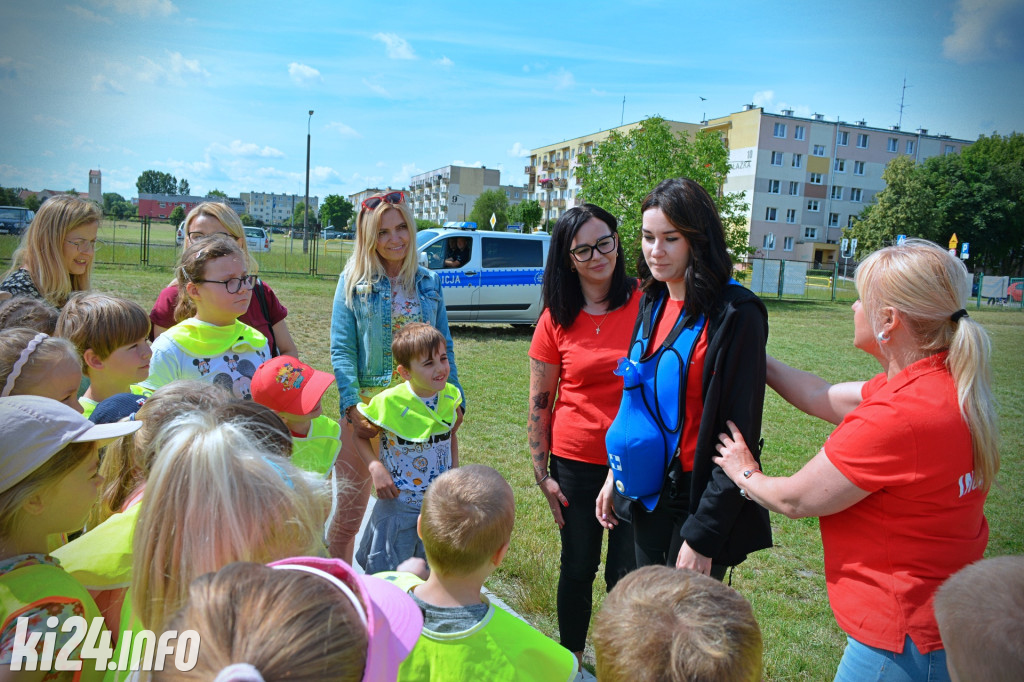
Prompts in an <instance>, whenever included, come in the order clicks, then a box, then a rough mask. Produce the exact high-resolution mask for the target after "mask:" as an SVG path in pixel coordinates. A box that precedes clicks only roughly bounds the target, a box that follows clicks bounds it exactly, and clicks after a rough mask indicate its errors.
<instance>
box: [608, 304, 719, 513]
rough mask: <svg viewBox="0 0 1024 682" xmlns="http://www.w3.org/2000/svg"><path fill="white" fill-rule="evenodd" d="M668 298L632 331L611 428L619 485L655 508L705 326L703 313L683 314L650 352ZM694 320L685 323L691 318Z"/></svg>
mask: <svg viewBox="0 0 1024 682" xmlns="http://www.w3.org/2000/svg"><path fill="white" fill-rule="evenodd" d="M663 305H664V297H663V298H662V299H661V300H659V301H656V302H655V303H654V305H652V306H651V307H650V308H648V310H647V314H646V315H644V316H643V317H641V319H640V320H639V321H638V322H637V329H636V330H635V331H634V332H633V341H632V343H631V344H630V348H629V356H628V357H625V358H622V359H621V360H619V366H618V368H616V370H615V373H616V374H617V375H619V376H621V377H622V378H623V391H622V402H621V403H620V404H619V411H618V414H616V415H615V419H614V420H613V421H612V423H611V426H609V427H608V434H607V435H606V436H605V446H606V448H607V449H608V466H609V467H610V468H611V470H612V476H613V478H614V480H615V489H616V490H617V491H618V493H619V494H620V495H622V496H623V497H626V498H628V499H630V500H635V501H638V502H640V503H641V504H643V505H644V508H645V509H647V510H648V511H651V510H653V509H654V507H655V506H656V505H657V504H658V498H659V497H660V496H661V489H662V485H663V483H664V481H665V474H666V472H667V471H668V468H669V465H670V464H671V463H672V458H673V457H674V456H675V454H676V451H677V449H678V448H679V440H680V437H681V436H682V430H683V421H684V415H685V406H686V372H687V368H688V367H689V365H690V358H691V356H692V355H693V349H694V347H695V346H696V345H697V339H699V338H700V335H701V332H702V331H703V329H704V316H703V315H700V316H698V317H697V318H696V320H692V319H691V320H688V318H687V315H686V314H685V312H684V313H683V314H681V315H680V316H679V319H678V320H676V322H675V323H674V325H673V327H672V330H671V331H670V332H669V334H668V336H667V337H666V338H665V342H664V343H663V344H662V345H661V347H660V348H658V349H656V350H655V351H654V352H653V353H651V354H650V356H649V357H646V356H647V349H648V346H649V344H650V342H651V336H652V334H653V333H654V327H655V323H656V321H657V319H658V313H659V311H660V310H661V308H662V307H663ZM688 321H689V322H691V323H690V324H689V325H687V326H684V324H685V323H686V322H688Z"/></svg>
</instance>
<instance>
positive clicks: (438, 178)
mask: <svg viewBox="0 0 1024 682" xmlns="http://www.w3.org/2000/svg"><path fill="white" fill-rule="evenodd" d="M520 189H521V188H520ZM487 190H504V188H503V187H502V186H501V171H499V170H496V169H493V168H487V167H486V166H484V167H482V168H471V167H467V166H444V167H442V168H437V169H435V170H432V171H427V172H426V173H420V174H419V175H414V176H413V177H412V178H410V180H409V189H408V190H406V195H407V197H406V198H407V201H409V205H410V208H412V211H413V215H414V216H415V217H416V219H417V220H430V221H433V222H435V223H439V224H444V223H446V222H448V221H464V220H468V219H469V215H470V214H471V213H472V212H473V205H474V204H475V203H476V200H477V198H478V197H479V196H480V195H481V194H483V193H484V192H486V191H487Z"/></svg>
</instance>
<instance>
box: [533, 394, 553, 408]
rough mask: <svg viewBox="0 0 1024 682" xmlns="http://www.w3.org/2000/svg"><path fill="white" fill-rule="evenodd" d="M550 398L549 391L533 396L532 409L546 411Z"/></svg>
mask: <svg viewBox="0 0 1024 682" xmlns="http://www.w3.org/2000/svg"><path fill="white" fill-rule="evenodd" d="M550 398H551V393H550V392H549V391H543V392H541V393H538V394H537V395H535V396H533V409H535V410H546V409H548V404H549V403H548V400H549V399H550Z"/></svg>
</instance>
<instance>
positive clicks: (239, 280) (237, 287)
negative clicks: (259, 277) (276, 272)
mask: <svg viewBox="0 0 1024 682" xmlns="http://www.w3.org/2000/svg"><path fill="white" fill-rule="evenodd" d="M192 281H193V282H194V283H195V284H203V283H204V282H206V283H208V284H223V285H224V288H225V289H227V290H228V293H229V294H237V293H238V292H239V291H241V290H242V287H245V288H246V289H252V288H253V287H255V286H256V275H245V276H243V277H232V278H231V279H194V280H192Z"/></svg>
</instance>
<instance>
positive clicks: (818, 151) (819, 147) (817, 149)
mask: <svg viewBox="0 0 1024 682" xmlns="http://www.w3.org/2000/svg"><path fill="white" fill-rule="evenodd" d="M811 153H812V154H813V155H814V156H825V145H823V144H816V145H814V149H813V150H812V151H811Z"/></svg>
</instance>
